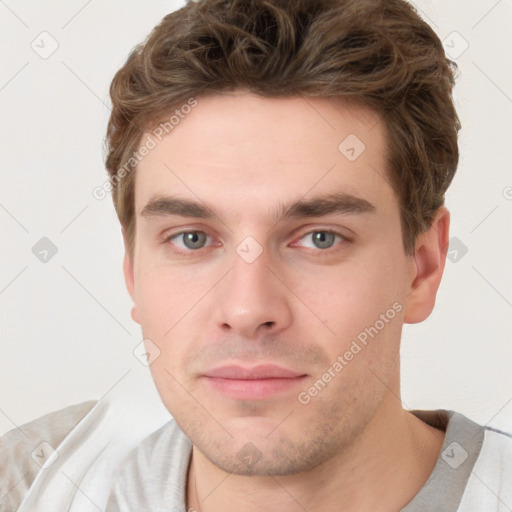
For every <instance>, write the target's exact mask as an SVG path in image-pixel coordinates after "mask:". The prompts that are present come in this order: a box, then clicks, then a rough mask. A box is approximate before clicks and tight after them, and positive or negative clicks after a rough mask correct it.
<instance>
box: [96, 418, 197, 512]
mask: <svg viewBox="0 0 512 512" xmlns="http://www.w3.org/2000/svg"><path fill="white" fill-rule="evenodd" d="M191 452H192V443H191V441H190V440H189V439H188V437H187V436H186V435H185V434H184V433H183V432H182V430H181V429H180V428H179V426H178V425H177V423H176V421H175V420H174V419H171V420H170V421H169V422H167V423H166V424H165V425H164V426H162V427H161V428H160V429H158V430H156V431H155V432H153V433H152V434H151V435H149V436H148V437H146V438H145V439H143V440H142V441H141V442H140V443H139V444H138V445H137V446H136V447H135V448H133V449H132V450H131V451H130V452H129V453H128V455H127V456H126V458H125V459H124V460H123V462H122V463H121V465H120V467H119V471H118V474H117V477H116V478H115V480H114V484H113V486H112V488H111V493H110V496H109V500H108V505H107V508H106V512H117V511H125V510H138V509H137V506H139V507H142V508H141V510H142V509H147V510H150V509H152V508H151V507H155V508H157V507H158V505H159V504H162V503H165V504H166V505H168V506H169V509H170V510H173V508H172V507H173V506H177V505H178V504H179V503H180V502H181V500H182V499H183V496H184V492H185V485H186V474H187V469H188V464H189V461H190V455H191ZM169 499H170V500H171V501H170V502H169Z"/></svg>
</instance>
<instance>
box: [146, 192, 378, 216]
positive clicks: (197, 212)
mask: <svg viewBox="0 0 512 512" xmlns="http://www.w3.org/2000/svg"><path fill="white" fill-rule="evenodd" d="M375 212H376V207H375V205H373V204H372V203H370V202H369V201H367V200H366V199H363V198H362V197H357V196H354V195H351V194H347V193H344V192H338V193H332V194H327V195H323V196H317V197H313V198H312V199H308V200H300V199H299V200H297V201H293V202H291V203H288V204H280V205H279V206H278V207H277V208H276V209H274V210H273V211H271V212H270V215H271V218H272V219H273V221H274V222H278V221H280V220H285V219H292V218H294V219H295V218H305V217H322V216H324V215H329V214H333V213H338V214H343V215H353V214H364V213H375ZM140 215H141V216H143V217H166V216H170V215H179V216H181V217H194V218H200V219H219V220H220V218H221V216H220V214H219V213H218V211H217V210H215V209H214V208H212V207H210V206H208V205H207V204H206V203H202V202H196V201H192V200H189V199H183V198H180V197H175V196H162V195H158V196H154V197H152V198H151V199H150V200H149V201H148V203H147V204H146V206H144V208H143V209H142V211H141V213H140Z"/></svg>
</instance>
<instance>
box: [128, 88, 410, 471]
mask: <svg viewBox="0 0 512 512" xmlns="http://www.w3.org/2000/svg"><path fill="white" fill-rule="evenodd" d="M197 101H198V104H197V106H196V107H195V108H193V109H192V111H191V112H190V113H189V114H188V115H187V116H186V117H185V119H182V120H181V121H180V123H179V125H177V126H176V127H175V128H174V129H173V130H172V131H171V132H170V133H169V134H168V135H166V136H165V137H164V138H163V140H162V141H161V142H159V143H158V144H157V145H156V147H154V148H153V149H151V150H150V151H149V154H148V155H147V156H145V158H144V159H143V160H142V162H141V163H140V164H139V166H138V168H137V174H136V185H135V191H136V193H135V196H136V197H135V205H136V216H137V218H136V243H135V250H134V259H133V262H131V261H129V260H128V259H127V260H126V261H125V273H126V279H127V284H128V289H129V290H130V293H131V295H132V298H133V300H134V303H135V309H134V313H133V317H134V319H135V320H136V321H137V322H139V323H140V324H141V326H142V331H143V335H144V338H145V339H146V343H147V346H148V350H149V351H150V352H154V349H153V347H154V345H156V346H157V347H158V349H159V350H160V355H159V357H157V358H156V359H155V360H154V362H153V363H152V364H151V367H150V368H151V372H152V375H153V378H154V380H155V384H156V386H157V389H158V391H159V393H160V396H161V398H162V400H163V402H164V404H165V406H166V407H167V408H168V410H169V411H170V413H171V414H172V415H173V416H174V417H175V419H176V421H177V422H178V424H179V425H180V427H181V429H182V430H183V431H184V432H185V433H186V434H187V436H188V437H189V438H190V439H191V440H192V442H193V444H194V445H195V446H196V447H197V448H198V449H199V450H200V451H201V452H202V453H203V454H204V455H205V456H206V457H207V458H208V459H209V460H210V461H212V462H213V463H215V464H216V465H217V466H219V467H221V468H222V469H224V470H225V471H228V472H235V473H240V474H291V473H297V472H301V471H305V470H307V469H311V468H313V467H315V466H316V465H318V464H320V463H321V462H323V461H325V460H327V459H329V458H330V457H332V456H333V455H334V454H335V453H338V452H339V451H340V450H341V449H343V447H344V446H347V445H348V444H349V443H350V442H352V441H353V440H354V439H355V438H356V437H357V435H358V434H360V433H361V432H362V430H363V428H364V427H365V425H367V424H368V422H369V421H370V420H371V419H372V418H373V417H374V416H375V414H376V413H377V412H378V411H381V410H382V409H383V408H386V409H387V410H389V409H390V408H393V407H397V408H398V407H400V401H399V400H398V399H397V398H396V396H395V395H398V394H399V385H398V381H399V379H398V375H399V365H398V353H399V341H400V335H401V328H402V324H403V322H404V311H405V306H406V301H407V294H408V291H409V286H410V273H409V271H410V258H408V257H407V256H406V255H405V254H404V251H403V246H402V237H401V230H400V215H399V213H400V212H399V206H398V203H397V199H396V197H395V195H394V192H393V190H392V189H391V187H390V186H389V183H388V178H387V176H388V175H387V173H386V165H385V151H386V148H385V140H384V126H383V123H382V122H380V121H379V118H378V116H377V115H376V114H375V113H373V112H371V111H369V110H367V109H363V108H361V107H355V106H351V107H349V106H348V105H346V104H343V103H341V102H337V103H336V102H335V101H333V100H330V99H326V98H307V99H303V98H300V97H298V98H286V99H268V98H266V99H263V98H260V97H257V96H256V95H253V94H243V93H240V94H238V95H233V94H231V95H215V96H208V97H204V98H203V97H198V98H197ZM143 140H144V139H143ZM340 144H341V146H340ZM363 144H364V146H363ZM334 194H338V196H337V197H336V198H335V199H336V200H338V202H339V204H342V203H343V201H345V203H346V205H345V208H338V209H336V208H334V209H333V208H331V209H326V208H324V207H325V206H326V204H327V203H326V202H321V201H320V202H318V203H315V205H310V206H312V207H311V208H309V209H308V208H304V207H302V208H301V207H298V206H296V207H295V208H293V209H291V210H288V215H283V213H284V212H285V211H286V210H287V207H288V206H289V205H290V204H292V203H294V202H297V201H300V202H305V203H308V202H310V201H313V200H316V199H318V198H321V197H328V196H329V197H328V199H333V197H334ZM166 196H172V197H173V198H174V199H181V200H187V201H190V202H194V203H197V205H198V207H201V208H203V209H206V208H209V209H211V210H212V211H213V212H214V213H215V214H216V215H218V217H216V216H212V217H206V216H203V212H201V211H200V208H195V209H191V208H188V210H187V211H184V210H183V208H182V207H180V205H178V204H177V203H167V204H165V203H163V202H160V203H156V206H155V203H154V204H153V207H149V206H148V207H146V206H147V205H148V203H150V201H154V200H155V199H157V198H159V199H162V198H164V197H166ZM349 196H351V197H349ZM371 205H373V207H372V206H371ZM145 207H146V211H145V213H144V214H142V215H141V213H142V212H143V210H144V208H145ZM165 211H166V212H167V214H166V213H165ZM173 212H174V213H173ZM189 215H191V216H189ZM184 232H186V233H185V234H183V233H184ZM187 233H188V234H187ZM331 233H335V234H334V235H333V234H331ZM147 340H151V342H148V341H147ZM152 344H154V345H152ZM336 363H338V364H336Z"/></svg>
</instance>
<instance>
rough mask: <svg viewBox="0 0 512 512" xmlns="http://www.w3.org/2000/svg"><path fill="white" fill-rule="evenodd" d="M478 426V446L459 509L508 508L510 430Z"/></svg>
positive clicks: (511, 477) (511, 495) (511, 500)
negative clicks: (476, 456)
mask: <svg viewBox="0 0 512 512" xmlns="http://www.w3.org/2000/svg"><path fill="white" fill-rule="evenodd" d="M481 428H482V429H483V433H484V435H483V443H482V447H481V450H480V453H479V455H478V459H477V460H476V462H475V464H474V466H473V470H472V472H471V476H470V479H469V481H468V485H467V487H466V491H465V493H464V496H463V498H462V502H461V508H460V511H461V512H463V511H465V510H476V509H477V510H486V511H487V510H488V511H491V510H492V511H494V510H496V511H501V510H509V508H508V507H510V506H511V505H512V434H510V433H508V432H503V431H501V430H497V429H494V428H491V427H487V426H482V427H481ZM475 507H476V508H475Z"/></svg>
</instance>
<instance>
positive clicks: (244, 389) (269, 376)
mask: <svg viewBox="0 0 512 512" xmlns="http://www.w3.org/2000/svg"><path fill="white" fill-rule="evenodd" d="M306 377H307V375H306V374H304V373H301V372H297V371H294V370H290V369H288V368H284V367H281V366H276V365H273V364H266V365H260V366H256V367H253V368H246V367H242V366H238V365H229V366H221V367H218V368H214V369H212V370H209V371H207V372H206V373H205V374H204V375H201V379H202V380H203V381H204V382H205V384H206V385H207V386H209V387H210V388H211V389H212V390H214V391H216V392H218V393H221V394H223V395H225V396H227V397H230V398H235V399H239V400H262V399H265V398H269V397H271V396H274V395H278V394H280V393H284V392H287V391H291V390H292V389H293V388H295V387H296V386H299V385H300V384H302V383H303V381H304V379H306Z"/></svg>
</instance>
